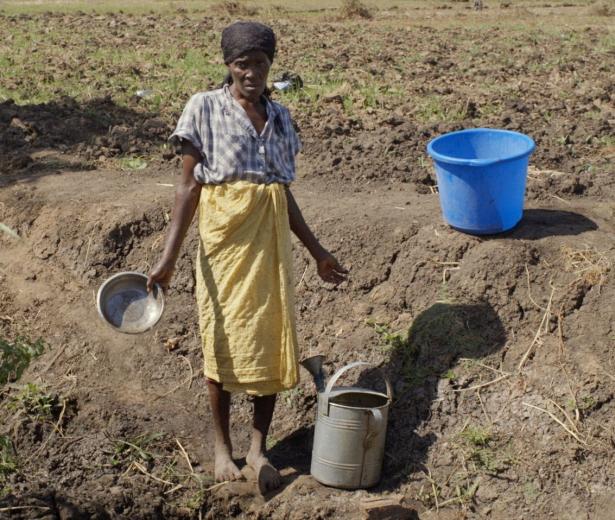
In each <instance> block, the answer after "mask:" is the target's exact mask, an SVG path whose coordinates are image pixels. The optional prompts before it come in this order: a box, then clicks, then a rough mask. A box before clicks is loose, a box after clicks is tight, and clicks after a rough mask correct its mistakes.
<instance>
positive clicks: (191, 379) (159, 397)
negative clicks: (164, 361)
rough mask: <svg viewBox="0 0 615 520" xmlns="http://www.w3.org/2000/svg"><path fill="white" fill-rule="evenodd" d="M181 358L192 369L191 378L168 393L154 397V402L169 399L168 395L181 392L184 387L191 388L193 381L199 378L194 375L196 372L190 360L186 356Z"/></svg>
mask: <svg viewBox="0 0 615 520" xmlns="http://www.w3.org/2000/svg"><path fill="white" fill-rule="evenodd" d="M179 357H180V358H182V359H183V360H184V361H186V363H188V366H189V367H190V376H189V377H188V378H187V379H186V380H185V381H182V382H181V383H179V384H178V385H177V386H175V387H173V388H172V389H171V390H169V391H168V392H166V393H164V394H162V395H157V396H156V397H154V398H153V399H152V400H153V401H157V400H158V399H162V398H163V397H167V396H168V395H171V394H172V393H173V392H175V391H176V390H179V389H180V388H181V387H182V386H184V385H186V384H187V385H188V388H190V387H191V386H192V381H193V380H194V378H195V377H198V375H197V376H195V375H194V370H193V369H192V363H190V360H189V359H188V358H187V357H186V356H179Z"/></svg>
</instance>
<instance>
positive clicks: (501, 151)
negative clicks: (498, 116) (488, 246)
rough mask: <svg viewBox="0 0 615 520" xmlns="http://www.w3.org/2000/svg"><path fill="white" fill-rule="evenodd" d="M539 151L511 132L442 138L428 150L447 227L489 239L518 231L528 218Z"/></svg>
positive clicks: (463, 133) (479, 131)
mask: <svg viewBox="0 0 615 520" xmlns="http://www.w3.org/2000/svg"><path fill="white" fill-rule="evenodd" d="M535 147H536V145H535V144H534V141H533V140H532V139H531V138H530V137H528V136H527V135H524V134H521V133H519V132H511V131H510V130H497V129H491V128H475V129H471V130H461V131H459V132H451V133H449V134H444V135H441V136H439V137H437V138H435V139H433V140H432V141H430V142H429V144H428V145H427V153H428V154H429V156H430V157H431V158H432V159H433V161H434V166H435V169H436V176H437V179H438V190H439V192H440V205H441V207H442V214H443V216H444V220H446V222H447V223H448V224H449V225H450V226H452V227H454V228H456V229H458V230H460V231H463V232H466V233H472V234H476V235H487V234H492V233H501V232H502V231H507V230H509V229H512V228H513V227H515V226H516V225H517V224H518V223H519V221H520V220H521V217H522V216H523V201H524V197H525V181H526V178H527V166H528V162H529V158H530V155H531V153H532V152H533V151H534V148H535Z"/></svg>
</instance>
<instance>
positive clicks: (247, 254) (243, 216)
mask: <svg viewBox="0 0 615 520" xmlns="http://www.w3.org/2000/svg"><path fill="white" fill-rule="evenodd" d="M199 235H200V245H199V252H198V256H197V268H196V282H197V283H196V296H197V303H198V309H199V325H200V329H201V338H202V342H203V357H204V366H205V376H206V377H208V378H209V379H212V380H214V381H218V382H220V383H222V385H223V388H224V389H225V390H228V391H231V392H234V391H239V392H245V393H248V394H251V395H270V394H274V393H277V392H280V391H282V390H286V389H289V388H292V387H294V386H295V385H296V384H297V382H298V380H299V368H298V364H297V334H296V328H295V312H294V305H295V302H294V284H293V276H292V251H291V241H290V226H289V222H288V208H287V200H286V192H285V188H284V185H282V184H254V183H250V182H246V181H239V182H233V183H227V184H221V185H204V186H203V188H202V191H201V199H200V204H199Z"/></svg>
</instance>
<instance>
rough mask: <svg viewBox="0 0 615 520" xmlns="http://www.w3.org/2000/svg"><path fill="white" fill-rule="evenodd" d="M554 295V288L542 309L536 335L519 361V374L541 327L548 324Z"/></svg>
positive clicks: (539, 333) (536, 340)
mask: <svg viewBox="0 0 615 520" xmlns="http://www.w3.org/2000/svg"><path fill="white" fill-rule="evenodd" d="M554 293H555V288H551V295H550V296H549V302H548V303H547V308H546V309H544V311H545V312H544V314H543V315H542V320H541V321H540V325H539V326H538V329H537V330H536V334H534V339H533V340H532V342H531V343H530V346H529V347H528V349H527V351H526V352H525V354H524V355H523V357H522V358H521V361H519V365H518V366H517V370H518V371H519V372H521V370H523V365H525V362H526V361H527V358H528V357H529V355H530V354H531V352H532V349H533V348H534V345H536V343H537V342H538V340H539V339H540V336H541V334H542V329H543V327H546V326H547V324H548V323H549V316H550V314H551V303H552V302H553V294H554ZM541 308H542V307H541Z"/></svg>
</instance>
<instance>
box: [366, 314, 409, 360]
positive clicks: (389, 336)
mask: <svg viewBox="0 0 615 520" xmlns="http://www.w3.org/2000/svg"><path fill="white" fill-rule="evenodd" d="M365 323H366V324H367V325H370V326H372V327H373V328H374V331H375V332H376V334H378V336H380V343H381V345H382V347H383V350H384V351H385V352H388V351H391V350H395V349H401V348H404V347H406V345H407V340H408V337H407V335H406V333H404V332H402V331H397V332H393V331H391V329H390V327H389V325H387V324H385V323H378V322H376V321H374V320H367V321H366V322H365Z"/></svg>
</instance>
